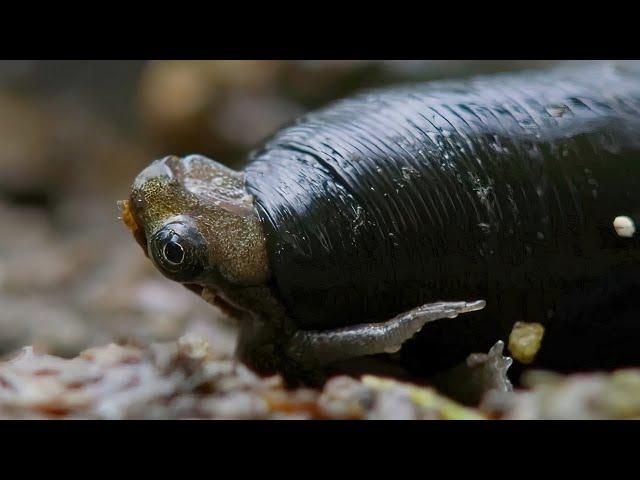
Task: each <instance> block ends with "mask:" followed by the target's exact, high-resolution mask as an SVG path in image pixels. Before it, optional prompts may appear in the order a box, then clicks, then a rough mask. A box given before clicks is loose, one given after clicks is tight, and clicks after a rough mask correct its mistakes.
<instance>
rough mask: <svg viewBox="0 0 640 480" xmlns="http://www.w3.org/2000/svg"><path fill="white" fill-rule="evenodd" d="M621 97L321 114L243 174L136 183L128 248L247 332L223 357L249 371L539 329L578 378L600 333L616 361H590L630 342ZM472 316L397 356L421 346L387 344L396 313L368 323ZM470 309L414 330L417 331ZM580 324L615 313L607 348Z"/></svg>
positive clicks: (633, 152)
mask: <svg viewBox="0 0 640 480" xmlns="http://www.w3.org/2000/svg"><path fill="white" fill-rule="evenodd" d="M639 79H640V72H639V71H638V70H637V69H635V70H634V69H631V70H628V69H624V68H623V69H620V68H618V67H615V66H606V67H589V68H587V69H583V70H580V69H577V70H570V69H569V70H562V69H561V70H558V71H552V72H540V73H524V74H520V75H504V76H496V77H486V78H479V79H475V80H471V81H469V82H440V83H433V84H426V85H417V86H411V87H402V88H397V89H387V90H382V91H379V92H374V93H371V94H368V95H363V96H360V97H356V98H354V99H348V100H345V101H342V102H338V103H336V104H335V105H331V106H329V107H327V108H326V109H323V110H321V111H319V112H315V113H312V114H309V115H307V116H306V117H303V118H302V119H301V120H300V121H298V122H296V123H295V124H293V125H291V126H290V127H288V128H285V129H283V130H281V131H280V132H277V133H276V134H275V135H274V137H273V138H271V139H270V140H269V141H268V142H267V143H266V144H265V145H264V146H263V147H262V148H260V149H259V150H257V151H256V152H255V153H254V154H253V156H252V162H251V163H250V164H249V165H248V167H247V168H246V170H245V172H234V171H232V170H229V169H228V168H226V167H223V166H222V165H220V164H218V163H216V162H213V161H211V160H208V159H204V158H202V157H195V156H194V157H187V158H185V159H178V158H175V157H170V158H167V159H163V160H160V161H157V162H155V163H154V164H152V165H151V166H150V167H148V168H147V169H146V170H145V171H144V172H142V173H141V174H140V175H139V176H138V178H137V179H136V181H135V183H134V187H133V191H132V195H131V208H132V211H133V217H134V218H135V223H136V224H137V225H138V226H140V228H141V230H144V235H143V236H141V235H138V237H139V241H140V242H141V243H142V244H143V245H145V248H146V251H147V252H148V254H149V256H150V257H151V258H152V260H153V261H154V263H155V264H156V266H157V267H158V268H159V270H160V271H162V272H163V274H165V275H166V276H167V277H169V278H172V279H174V280H176V281H179V282H181V283H183V284H185V285H187V286H188V287H189V288H191V289H193V290H195V291H198V292H201V293H202V295H203V297H205V298H206V299H208V300H210V301H211V300H212V299H213V300H214V301H215V302H216V303H218V304H222V305H223V306H225V307H226V308H228V309H231V310H232V311H233V313H234V314H235V315H236V316H238V317H242V318H249V317H250V320H247V321H244V322H243V325H244V326H243V328H242V334H241V342H240V346H239V354H240V356H241V357H242V358H244V359H250V363H252V364H253V365H258V366H259V369H260V370H265V371H267V370H278V371H282V370H287V369H290V368H292V366H293V365H295V364H296V362H297V361H298V360H300V358H301V355H304V354H305V352H312V353H313V355H307V357H308V358H311V359H314V358H316V357H321V358H322V360H323V361H326V360H327V359H334V358H336V356H339V354H345V352H347V353H349V354H354V355H356V354H357V355H362V354H363V351H364V350H363V349H362V345H364V346H367V345H369V346H371V345H377V347H376V348H375V349H373V350H369V351H368V353H378V352H383V351H394V350H397V349H399V348H400V346H401V345H404V346H403V348H402V351H401V352H400V354H401V355H402V356H403V357H404V359H403V361H405V362H406V363H407V364H409V365H412V366H413V368H414V369H415V370H416V371H420V370H421V369H423V367H426V368H427V369H428V368H440V367H444V366H447V365H451V364H452V362H455V361H458V360H461V359H463V358H464V357H465V356H466V355H467V354H469V353H471V352H472V351H487V350H488V348H489V347H490V346H491V345H492V344H493V343H494V342H495V340H496V339H498V338H503V339H506V337H507V336H508V333H509V329H510V326H511V325H512V324H513V323H514V322H515V321H518V320H525V321H535V322H543V323H546V324H547V327H548V331H549V332H551V333H549V334H545V335H547V337H548V338H546V339H545V341H543V351H544V350H545V345H555V346H554V347H553V348H552V349H551V351H552V352H558V351H561V350H562V348H563V347H564V346H566V345H570V344H571V338H577V337H576V335H578V337H580V342H577V343H576V345H577V346H578V347H579V348H578V350H576V352H578V353H576V356H575V358H576V359H579V360H577V361H581V362H585V361H586V360H585V359H588V360H589V361H595V362H596V365H598V362H600V363H599V364H600V365H604V363H602V358H600V357H598V354H597V353H596V354H594V353H593V351H596V352H599V351H604V350H606V349H609V350H611V351H613V352H617V351H618V350H620V349H618V348H617V346H618V345H621V344H620V343H616V342H618V340H617V339H616V337H615V335H611V333H612V332H613V333H615V332H617V331H621V332H622V330H623V328H624V329H626V330H624V331H625V332H626V334H628V335H626V336H627V337H628V338H629V339H631V340H630V343H629V342H628V343H629V345H631V346H632V347H631V348H630V349H628V351H627V353H629V352H630V354H629V355H627V356H626V357H625V356H624V355H623V356H622V357H615V355H614V356H610V357H608V359H609V360H611V361H613V362H615V361H617V360H616V358H618V359H620V358H622V359H623V360H620V361H625V362H626V361H635V359H638V358H637V357H638V356H639V355H638V354H636V353H635V351H636V349H633V344H634V342H635V340H636V339H640V329H639V328H638V327H637V326H635V324H633V323H630V322H629V321H627V320H626V319H628V318H631V317H632V316H633V312H636V311H637V312H640V309H638V308H637V307H640V305H632V304H628V305H627V304H626V303H625V305H624V308H623V311H622V313H620V312H617V310H616V309H617V306H619V305H620V304H621V302H620V298H628V292H629V291H631V290H633V289H634V288H635V287H634V285H636V284H638V285H640V275H638V272H639V271H640V269H638V268H637V267H638V264H639V260H638V259H639V255H638V252H639V242H638V238H637V235H635V236H634V235H632V236H630V237H629V236H627V237H624V236H620V235H617V233H616V231H617V230H616V228H614V221H615V219H616V218H618V217H620V216H621V215H622V216H630V218H638V214H639V213H640V197H639V196H638V194H639V192H640V189H639V188H638V183H637V178H639V177H640V162H638V159H639V158H640V133H639V132H640V81H639ZM143 237H144V238H143ZM175 243H178V244H179V245H178V246H176V245H174V244H175ZM185 259H186V260H187V261H183V262H179V263H180V266H179V268H178V267H177V266H176V265H175V263H176V262H175V261H176V260H185ZM172 260H173V261H172ZM630 289H631V290H630ZM602 292H609V293H612V294H611V295H609V294H607V296H606V298H605V297H604V296H603V295H601V293H602ZM616 295H617V296H616ZM477 298H486V299H487V301H488V305H489V309H487V311H486V312H479V313H476V314H473V315H468V316H466V317H465V318H463V319H460V320H456V322H454V323H452V324H449V323H448V322H435V323H433V324H431V325H429V326H427V327H426V328H425V330H423V331H422V332H421V334H420V335H418V336H417V337H415V338H414V339H412V340H411V341H409V342H407V343H406V344H405V343H403V342H405V340H407V339H409V338H411V336H412V335H413V333H415V331H418V330H420V328H422V324H420V325H418V326H416V325H413V324H412V326H411V327H410V331H409V330H407V328H408V327H407V325H409V324H411V322H412V321H413V320H414V319H415V318H416V313H415V311H414V312H413V313H411V314H410V315H409V316H408V317H407V318H406V319H403V320H402V321H401V320H397V321H396V322H395V323H387V322H386V320H388V319H389V318H391V317H392V316H394V315H397V314H400V313H401V312H403V311H406V310H409V309H414V308H415V307H419V306H420V305H423V304H425V303H428V302H437V301H439V300H456V299H465V300H471V299H477ZM608 299H613V300H612V301H613V303H614V304H615V305H611V304H610V303H611V302H610V301H609V300H608ZM598 302H600V303H598ZM586 306H588V308H587V307H586ZM478 308H480V307H479V305H477V304H476V305H472V304H466V305H456V306H453V307H452V306H451V305H448V306H447V307H446V308H445V307H442V306H441V308H440V310H439V313H438V314H437V315H436V314H433V315H432V313H433V311H432V310H428V309H427V310H423V311H420V310H419V309H415V310H416V311H418V313H417V315H418V316H419V315H425V313H424V312H425V311H427V312H428V314H427V316H429V319H430V320H433V319H435V318H436V317H437V318H446V317H451V316H454V314H457V313H460V312H466V311H471V310H477V309H478ZM585 309H586V310H588V311H590V312H599V314H601V315H604V316H609V315H610V314H611V313H612V312H614V311H615V312H617V313H616V315H615V318H617V319H622V320H621V322H622V323H620V326H621V327H620V329H618V328H617V327H616V326H615V322H614V320H613V318H612V322H613V323H614V326H613V327H612V328H608V329H607V327H610V326H605V327H604V330H602V331H601V330H598V329H599V328H600V327H599V326H598V325H596V324H597V321H596V320H597V319H594V318H591V317H589V315H586V316H585V314H584V311H585ZM438 315H440V316H439V317H438ZM554 318H555V320H554ZM364 322H369V323H364ZM594 325H595V328H594ZM351 327H352V328H351ZM304 329H309V330H304ZM385 329H386V330H385ZM411 329H413V330H411ZM301 332H302V333H303V334H304V335H302V336H300V333H301ZM398 332H400V333H401V335H399V336H398V335H397V334H398ZM407 332H409V333H410V334H409V333H407ZM553 332H558V333H557V334H555V333H553ZM576 332H578V333H577V334H576ZM296 336H297V337H296ZM383 337H384V338H385V339H386V340H385V341H388V344H387V343H384V341H382V340H381V339H382V338H383ZM296 338H297V340H298V341H297V342H295V341H293V339H296ZM292 341H293V344H292V343H291V342H292ZM376 342H379V343H376ZM292 345H293V347H292ZM583 347H584V348H583ZM580 348H582V350H580ZM547 350H548V348H547ZM545 355H546V354H545ZM554 355H555V353H553V354H550V355H547V359H548V360H550V363H549V364H550V365H551V364H554V362H555V365H556V366H558V367H562V365H561V364H562V362H563V361H564V357H562V358H561V357H558V356H557V355H556V357H554ZM625 355H626V354H625ZM634 355H635V356H634ZM567 358H569V359H571V358H573V357H571V356H568V357H567ZM558 359H559V360H560V362H559V363H558ZM638 360H640V359H638ZM585 364H586V363H585ZM297 367H298V366H295V367H294V369H295V368H297Z"/></svg>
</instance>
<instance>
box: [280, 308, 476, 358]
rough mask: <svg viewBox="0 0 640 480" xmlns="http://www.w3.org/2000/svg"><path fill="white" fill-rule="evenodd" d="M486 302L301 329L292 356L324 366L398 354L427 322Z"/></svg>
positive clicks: (451, 315) (473, 309)
mask: <svg viewBox="0 0 640 480" xmlns="http://www.w3.org/2000/svg"><path fill="white" fill-rule="evenodd" d="M484 306H485V302H484V300H478V301H475V302H437V303H429V304H426V305H423V306H421V307H418V308H415V309H413V310H410V311H408V312H405V313H403V314H401V315H398V316H397V317H394V318H392V319H391V320H388V321H386V322H381V323H364V324H360V325H353V326H350V327H345V328H338V329H335V330H325V331H311V330H301V331H299V332H296V334H295V335H294V336H293V338H292V339H291V342H290V344H289V346H288V353H289V355H290V356H291V357H292V358H294V359H295V360H298V361H300V362H302V363H306V364H315V365H325V364H328V363H332V362H336V361H342V360H347V359H350V358H354V357H360V356H363V355H374V354H377V353H383V352H387V353H391V352H395V351H398V350H399V349H400V347H401V346H402V344H403V343H404V342H405V341H407V340H409V339H410V338H411V337H412V336H413V335H415V334H416V333H417V332H419V331H420V329H421V328H422V327H423V326H424V324H425V323H427V322H432V321H434V320H439V319H442V318H455V317H457V316H458V315H459V314H461V313H466V312H473V311H476V310H481V309H483V308H484Z"/></svg>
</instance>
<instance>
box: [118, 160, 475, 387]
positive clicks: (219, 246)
mask: <svg viewBox="0 0 640 480" xmlns="http://www.w3.org/2000/svg"><path fill="white" fill-rule="evenodd" d="M242 177H243V176H242V173H238V172H234V171H232V170H229V169H228V168H227V167H225V166H223V165H220V164H218V163H217V162H214V161H212V160H209V159H207V158H204V157H200V156H189V157H185V158H177V157H166V158H163V159H161V160H157V161H155V162H153V163H152V164H151V165H150V166H149V167H147V168H146V169H145V170H144V171H143V172H142V173H140V175H138V177H137V178H136V180H135V182H134V185H133V188H132V192H131V197H130V200H129V201H128V202H126V204H125V211H124V215H123V219H124V221H125V223H126V224H127V225H128V226H129V228H130V229H131V230H132V232H133V234H134V237H135V238H136V240H137V241H138V243H139V244H140V245H141V246H142V248H143V249H144V250H145V253H146V254H147V256H148V257H149V258H150V259H151V260H152V261H153V263H154V264H155V266H156V267H157V268H158V270H160V271H161V272H162V273H163V274H164V275H165V276H167V277H168V278H170V279H172V280H175V281H177V282H180V283H182V284H183V285H185V286H186V287H187V288H189V289H191V290H192V291H194V292H196V293H198V294H199V295H201V296H202V298H203V299H205V300H206V301H208V302H211V303H213V304H215V305H218V306H220V307H222V308H223V309H224V310H226V311H227V312H228V313H230V314H231V315H233V316H234V317H236V318H237V319H238V320H240V336H239V342H238V348H237V354H238V356H239V357H240V358H241V359H242V360H243V361H245V362H246V363H248V364H249V365H251V366H252V367H254V368H255V369H256V370H258V371H260V372H262V373H273V372H280V373H282V374H284V375H285V377H286V378H287V379H288V380H290V381H293V380H296V381H297V380H304V381H305V382H308V383H315V382H319V381H321V379H322V377H323V371H324V366H325V365H327V364H330V363H333V362H336V361H341V360H345V359H350V358H354V357H359V356H363V355H370V354H375V353H382V352H386V351H391V350H393V351H397V350H398V349H399V348H400V346H401V345H402V344H403V343H404V342H405V341H406V340H407V339H408V338H411V336H413V335H414V334H415V333H416V332H417V331H419V330H420V329H421V328H422V326H423V325H424V324H425V323H426V322H429V321H433V320H437V319H441V318H454V317H456V316H457V315H458V314H459V313H464V312H468V311H473V310H477V309H479V308H483V307H484V302H481V301H480V302H470V303H467V302H449V303H442V302H437V303H434V304H431V305H425V306H421V307H419V308H416V309H414V310H412V311H410V312H407V313H405V314H401V315H398V316H397V317H394V318H392V319H389V320H388V321H386V322H381V323H376V324H367V323H363V324H360V325H356V326H353V327H349V328H339V329H335V330H323V331H305V330H301V329H300V328H299V327H298V326H297V325H296V322H295V321H294V320H293V319H292V318H291V317H290V316H289V315H288V313H287V311H286V308H285V307H284V305H283V304H282V303H281V301H280V298H279V295H278V293H277V289H276V288H274V282H273V281H272V280H273V279H272V276H271V273H270V267H269V263H268V259H267V253H266V241H265V237H264V233H263V232H262V227H261V223H260V221H259V218H258V216H257V213H256V212H255V210H254V208H253V199H252V198H251V196H250V195H248V194H247V193H246V192H245V191H244V190H243V188H242V180H243V178H242Z"/></svg>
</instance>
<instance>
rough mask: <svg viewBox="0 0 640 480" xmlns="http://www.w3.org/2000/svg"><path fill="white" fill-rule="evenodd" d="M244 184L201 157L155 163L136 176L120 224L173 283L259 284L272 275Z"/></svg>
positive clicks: (234, 174) (215, 287)
mask: <svg viewBox="0 0 640 480" xmlns="http://www.w3.org/2000/svg"><path fill="white" fill-rule="evenodd" d="M243 183H244V181H243V174H242V173H241V172H236V171H233V170H231V169H229V168H227V167H225V166H224V165H221V164H219V163H217V162H214V161H213V160H210V159H208V158H205V157H202V156H199V155H191V156H187V157H184V158H178V157H166V158H163V159H160V160H156V161H155V162H153V163H152V164H151V165H149V166H148V167H147V168H146V169H145V170H143V171H142V172H141V173H140V174H139V175H138V177H137V178H136V179H135V181H134V183H133V187H132V190H131V197H130V201H129V203H128V210H129V212H125V221H126V222H127V223H128V225H129V227H130V228H131V229H132V230H133V233H134V236H135V237H136V239H137V240H138V243H140V245H141V246H142V247H143V249H144V250H145V252H146V254H147V255H148V256H149V258H151V260H152V261H153V263H154V265H155V266H156V267H157V268H158V270H160V271H161V272H162V273H163V274H164V275H165V276H166V277H168V278H170V279H172V280H175V281H177V282H180V283H184V284H187V285H189V286H191V288H194V287H202V288H209V289H211V290H214V291H225V290H227V289H229V288H236V287H245V286H253V285H261V284H264V283H265V282H267V280H268V279H269V276H270V273H269V266H268V260H267V254H266V250H265V245H264V236H263V233H262V228H261V226H260V221H259V219H258V216H257V214H256V212H255V210H254V206H253V199H252V197H251V196H250V195H249V194H248V193H247V192H246V191H245V189H244V186H243ZM127 217H128V218H127Z"/></svg>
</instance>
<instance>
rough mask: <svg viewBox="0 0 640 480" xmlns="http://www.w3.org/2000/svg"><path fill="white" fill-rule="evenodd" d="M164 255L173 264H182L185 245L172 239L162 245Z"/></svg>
mask: <svg viewBox="0 0 640 480" xmlns="http://www.w3.org/2000/svg"><path fill="white" fill-rule="evenodd" d="M175 236H176V237H177V235H175ZM162 255H163V256H164V258H165V260H166V261H167V262H169V263H171V264H172V265H180V264H181V263H182V262H183V261H184V247H183V246H182V245H180V243H179V241H176V240H173V239H172V240H170V241H169V242H167V243H165V245H164V247H162Z"/></svg>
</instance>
